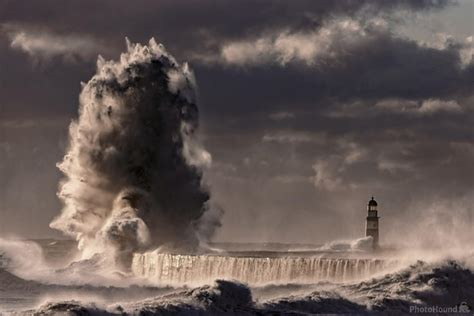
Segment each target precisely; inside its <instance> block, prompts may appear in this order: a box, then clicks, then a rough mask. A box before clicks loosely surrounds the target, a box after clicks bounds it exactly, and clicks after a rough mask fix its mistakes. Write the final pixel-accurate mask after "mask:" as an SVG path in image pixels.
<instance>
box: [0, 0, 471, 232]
mask: <svg viewBox="0 0 474 316" xmlns="http://www.w3.org/2000/svg"><path fill="white" fill-rule="evenodd" d="M450 3H452V1H436V0H433V1H429V0H426V1H423V0H420V1H408V0H406V1H405V0H399V1H389V0H386V1H385V0H383V1H376V0H372V1H369V0H364V1H355V0H343V1H332V0H327V1H326V0H323V1H309V0H308V1H247V0H245V1H231V0H229V1H207V0H206V1H199V2H196V1H180V2H176V1H157V2H151V1H144V0H143V1H142V0H140V1H134V2H133V3H132V2H125V1H100V2H98V1H71V2H67V3H66V2H63V1H59V0H55V1H53V0H45V1H42V2H26V1H0V24H2V28H1V32H0V33H1V34H0V67H1V71H0V107H1V112H0V115H1V117H0V120H1V122H3V123H2V124H1V125H0V153H4V152H8V155H7V154H5V155H2V156H0V163H3V165H0V166H3V167H2V169H0V170H2V177H1V178H2V181H3V182H2V183H4V184H5V186H9V187H11V188H12V189H11V190H5V191H4V192H3V196H2V201H3V205H2V208H3V209H4V210H5V209H9V211H8V212H9V213H8V214H6V215H4V217H5V218H7V220H6V222H8V223H14V224H13V225H12V227H13V226H15V227H17V226H18V225H19V224H18V223H20V222H21V220H20V219H24V218H26V216H23V215H18V216H17V215H15V216H14V215H12V214H13V213H14V212H15V211H18V214H30V213H28V212H31V211H30V209H32V208H34V207H35V206H36V204H37V201H38V200H39V198H38V197H39V196H44V197H45V198H44V199H43V201H44V205H41V207H40V208H41V210H38V212H40V211H41V212H45V213H48V214H51V216H50V217H52V216H53V215H54V214H57V212H58V210H59V207H58V203H57V201H56V200H54V194H55V191H56V182H57V179H58V173H57V171H56V170H55V167H54V164H55V163H56V162H57V161H58V160H59V158H60V157H61V153H62V151H63V150H64V147H61V146H62V145H61V144H64V141H65V138H66V130H65V129H66V128H65V126H67V123H68V121H69V120H70V119H71V118H73V117H75V116H76V112H77V104H78V99H77V98H78V94H79V92H80V85H79V82H80V81H81V80H82V81H85V80H87V79H88V78H89V77H90V76H91V75H92V74H93V73H94V69H95V57H94V56H95V55H96V54H99V53H101V54H103V55H104V56H105V57H106V58H117V57H118V54H119V52H120V51H122V50H123V47H124V46H125V44H124V38H125V36H128V37H129V38H131V39H132V40H133V41H142V42H144V41H147V40H148V39H149V38H150V37H152V36H155V37H156V39H157V40H158V41H160V42H163V43H164V44H165V46H166V47H167V48H168V50H169V51H170V52H172V53H173V55H175V56H176V57H177V58H178V59H179V60H186V59H188V60H191V62H192V66H193V69H194V70H195V73H196V77H197V81H198V84H199V107H200V110H201V113H202V116H201V127H202V128H201V134H202V135H201V136H202V138H203V141H204V143H205V145H206V147H207V148H208V150H209V151H210V152H211V153H212V155H213V161H214V165H213V168H212V169H211V170H210V171H209V172H208V173H207V174H206V178H207V179H208V182H209V185H210V186H211V189H212V192H213V193H214V195H213V198H214V199H216V200H218V201H219V202H220V203H221V204H222V206H223V207H224V208H225V209H226V215H225V216H224V218H223V224H224V225H223V227H222V230H221V232H220V235H219V236H218V237H219V238H223V239H240V240H242V239H245V238H246V239H247V240H255V239H265V240H282V241H322V240H328V239H332V238H337V237H341V236H342V235H343V234H345V236H344V237H349V236H357V235H358V234H361V233H362V229H359V228H360V227H358V226H357V225H355V226H354V222H356V221H360V222H361V227H362V225H363V224H362V222H363V216H364V203H365V202H366V201H365V199H366V197H368V196H370V195H372V194H375V195H376V197H380V199H381V201H380V202H381V205H382V206H383V215H382V216H384V219H386V221H387V222H385V224H384V225H387V226H386V227H387V230H389V227H388V222H389V221H392V224H393V225H392V226H393V227H395V226H396V225H398V224H395V223H403V221H404V220H405V219H407V218H412V217H410V216H413V215H412V214H418V215H417V216H421V215H420V214H422V210H423V208H427V207H429V205H431V204H432V203H435V202H438V201H440V203H441V202H443V201H448V202H447V204H449V201H452V200H457V201H464V202H463V203H467V202H466V201H469V199H468V198H466V197H468V196H470V194H471V190H472V187H473V185H474V183H473V180H472V179H474V177H473V174H472V172H471V170H472V167H471V162H472V159H473V158H474V152H473V143H474V139H473V138H474V135H473V133H472V125H473V124H474V114H473V111H474V107H473V105H472V104H473V100H474V97H473V94H472V91H473V82H474V65H473V63H472V61H471V62H470V63H469V61H467V62H466V59H465V56H468V55H469V47H466V44H465V43H462V42H461V41H460V40H457V39H450V40H449V41H446V43H441V44H442V45H438V44H437V45H430V44H427V43H422V42H421V41H420V40H419V39H418V38H416V37H410V38H409V37H408V36H409V35H411V34H408V35H401V34H399V33H398V32H397V26H398V25H399V23H403V22H404V20H403V19H404V15H407V14H410V13H411V12H416V13H417V14H425V13H426V12H425V11H426V10H442V9H446V7H447V6H448V5H449V4H450ZM401 10H403V14H400V12H402V11H401ZM12 30H13V31H14V32H13V34H20V33H21V32H25V33H26V34H28V35H31V34H38V36H40V37H41V38H42V39H43V42H42V43H40V44H41V45H39V46H35V47H40V48H41V49H43V48H44V49H46V48H45V47H48V45H43V43H63V42H67V40H68V39H71V38H72V39H81V40H82V39H86V40H87V43H88V44H87V47H88V51H87V54H82V55H77V49H76V50H73V48H71V49H65V48H62V47H61V46H60V47H59V48H56V50H55V51H54V54H52V55H51V54H49V55H47V57H48V58H47V60H45V59H44V58H42V59H40V60H39V61H38V60H35V59H34V58H32V56H33V55H32V54H29V53H28V52H27V50H26V48H25V47H23V48H22V46H17V47H11V42H12ZM327 31H330V32H329V34H330V35H327V34H328V33H327ZM15 32H16V33H15ZM31 38H34V37H31V36H30V37H27V39H31ZM282 38H283V39H284V41H283V42H282V43H284V44H285V45H280V44H281V43H278V40H279V39H280V40H281V39H282ZM259 40H262V41H261V42H260V43H263V44H262V45H261V46H258V45H256V43H257V41H259ZM28 43H29V42H28ZM322 44H325V45H322ZM229 47H230V48H232V51H231V53H232V54H233V55H229V56H230V57H229V56H225V54H224V52H225V49H226V48H227V49H229ZM305 49H307V50H305ZM37 52H38V51H37ZM40 52H41V50H40ZM43 52H44V51H43ZM466 52H467V55H466ZM250 53H251V54H253V55H249V54H250ZM67 54H69V55H70V56H73V57H74V56H79V58H75V57H74V58H72V60H71V58H65V57H64V55H67ZM461 55H463V56H464V57H463V58H461ZM33 57H34V56H33ZM226 58H227V59H226ZM50 119H53V120H55V121H57V122H61V123H60V124H59V125H54V124H49V123H48V124H47V126H48V128H45V127H44V124H43V123H44V122H45V120H50ZM32 120H33V121H32ZM35 120H37V121H35ZM5 122H6V123H5ZM32 122H35V123H36V124H34V123H32ZM41 122H43V123H41ZM55 126H56V127H55ZM19 140H21V141H19ZM31 144H34V147H37V148H40V149H41V150H43V149H44V150H47V151H48V153H49V154H48V155H38V158H37V159H35V155H36V154H35V153H33V152H32V150H31V149H29V148H30V147H28V146H31ZM2 150H3V151H2ZM13 153H14V154H13ZM5 157H6V158H5ZM38 161H40V162H41V166H42V167H41V168H39V169H37V163H38ZM19 170H22V172H19ZM37 170H39V171H37ZM318 171H322V172H320V173H319V178H317V177H318ZM26 174H33V175H35V176H34V177H33V178H32V179H29V182H28V183H29V184H28V185H27V186H26V188H27V189H30V190H33V191H34V192H35V194H33V196H34V197H35V198H32V199H31V200H29V199H19V198H18V194H17V193H14V192H19V191H21V190H22V189H21V187H20V183H23V181H24V180H25V179H26ZM53 175H54V176H53ZM318 179H319V180H318ZM38 183H41V184H44V183H47V185H38ZM5 192H6V193H5ZM46 197H47V198H46ZM19 200H21V203H20V202H18V201H19ZM443 203H444V202H443ZM445 204H446V203H445ZM443 205H444V204H443ZM2 216H3V215H2ZM22 216H23V217H22ZM1 219H2V218H0V220H1ZM26 221H29V220H26ZM282 225H286V229H284V230H282V229H281V227H282ZM400 225H401V224H400ZM44 226H45V228H44V230H41V229H37V232H38V234H40V232H41V231H43V232H44V234H47V231H46V225H44ZM356 226H357V227H356ZM263 227H265V228H263ZM327 227H334V229H331V231H328V229H327ZM2 228H3V227H2ZM243 231H244V233H243ZM23 232H24V233H27V232H28V229H26V228H25V229H24V230H23ZM244 235H245V236H244Z"/></svg>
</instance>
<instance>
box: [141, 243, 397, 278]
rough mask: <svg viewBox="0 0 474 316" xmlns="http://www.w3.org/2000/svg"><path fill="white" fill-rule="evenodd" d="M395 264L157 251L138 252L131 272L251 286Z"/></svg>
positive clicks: (350, 274)
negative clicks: (236, 281) (242, 283)
mask: <svg viewBox="0 0 474 316" xmlns="http://www.w3.org/2000/svg"><path fill="white" fill-rule="evenodd" d="M255 255H257V253H256V254H255ZM396 264H397V261H396V260H382V259H346V258H312V257H309V258H306V257H276V258H270V257H263V258H260V257H233V256H224V255H200V256H192V255H172V254H161V253H159V252H157V251H154V252H150V253H144V254H135V255H134V258H133V263H132V271H133V273H134V274H135V275H137V276H140V277H144V278H146V279H147V280H149V281H151V282H153V283H154V284H205V283H209V282H212V281H213V280H216V279H224V280H239V281H240V282H244V283H248V284H251V285H262V284H269V283H273V284H282V283H283V284H287V283H303V284H304V283H315V282H321V281H333V282H347V281H353V280H360V279H364V278H368V277H370V276H374V275H376V274H379V273H381V272H383V271H388V270H389V269H392V268H394V267H395V266H396Z"/></svg>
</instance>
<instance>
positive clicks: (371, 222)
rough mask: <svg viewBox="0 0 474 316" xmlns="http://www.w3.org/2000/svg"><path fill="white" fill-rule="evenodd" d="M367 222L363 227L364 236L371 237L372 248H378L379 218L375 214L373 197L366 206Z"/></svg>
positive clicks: (375, 203) (375, 207)
mask: <svg viewBox="0 0 474 316" xmlns="http://www.w3.org/2000/svg"><path fill="white" fill-rule="evenodd" d="M367 213H368V214H367V222H366V225H365V236H366V237H367V236H372V238H373V248H374V249H377V248H378V247H379V217H378V214H377V202H376V201H375V200H374V197H372V199H371V200H370V201H369V203H368V204H367Z"/></svg>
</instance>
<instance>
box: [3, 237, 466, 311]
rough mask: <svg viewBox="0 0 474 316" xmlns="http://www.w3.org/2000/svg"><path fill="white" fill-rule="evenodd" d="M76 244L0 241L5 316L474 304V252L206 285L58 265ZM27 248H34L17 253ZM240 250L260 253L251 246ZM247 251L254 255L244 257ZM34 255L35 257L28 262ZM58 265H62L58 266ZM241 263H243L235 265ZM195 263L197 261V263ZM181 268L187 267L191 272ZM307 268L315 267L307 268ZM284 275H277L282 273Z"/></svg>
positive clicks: (450, 308) (85, 264)
mask: <svg viewBox="0 0 474 316" xmlns="http://www.w3.org/2000/svg"><path fill="white" fill-rule="evenodd" d="M39 244H40V245H39ZM74 249H75V244H74V243H73V242H70V241H57V240H49V241H45V240H42V241H39V243H36V242H26V243H25V242H16V243H14V244H11V243H6V242H4V241H2V242H0V258H1V259H0V262H1V266H2V268H1V269H0V311H1V312H2V313H3V314H5V315H10V314H12V313H17V314H25V315H30V314H34V313H39V314H46V315H49V314H61V313H67V314H70V315H123V314H133V315H136V314H141V315H154V314H159V315H169V314H175V315H189V314H191V315H222V314H228V315H229V314H230V315H256V314H259V315H262V314H264V315H265V314H275V315H311V314H320V313H351V314H372V313H375V314H378V313H380V312H383V313H389V314H393V315H398V314H401V313H410V312H419V313H421V312H425V311H432V314H433V313H435V314H437V313H439V314H443V313H444V314H452V313H454V312H456V314H457V315H459V313H457V312H459V311H468V310H469V309H471V308H472V306H473V304H474V273H473V270H472V262H473V260H472V259H473V257H472V256H465V257H463V258H458V259H453V258H451V259H447V258H446V259H439V260H433V261H430V262H425V261H416V260H415V261H414V262H412V263H411V264H408V265H405V266H403V265H400V266H397V267H393V266H392V267H391V268H390V269H389V270H387V271H386V272H384V271H378V273H377V274H376V275H374V276H370V275H369V276H364V278H362V279H359V280H352V281H344V282H341V281H337V280H330V279H326V280H321V281H314V282H313V281H312V282H300V281H301V280H300V281H298V282H291V280H287V281H288V282H283V281H284V280H280V282H273V283H272V282H270V283H268V282H267V283H261V284H259V283H258V282H254V283H253V284H252V283H247V284H246V283H241V282H240V281H239V280H219V279H218V280H209V281H208V282H207V284H205V283H206V282H204V283H203V284H199V285H192V284H189V283H188V284H184V283H183V284H179V282H174V284H168V285H167V284H159V283H158V282H157V281H156V280H148V279H142V278H137V277H136V276H133V275H127V274H117V273H116V274H110V275H108V276H107V277H103V278H101V275H102V270H100V269H99V268H98V266H97V265H96V264H97V262H95V261H94V260H90V261H86V262H80V263H79V264H76V265H73V266H72V268H71V266H69V267H67V268H57V267H58V266H60V265H61V263H62V262H65V261H67V259H68V257H72V256H74ZM13 250H14V254H13V255H12V253H13ZM259 250H261V249H259ZM21 251H24V252H25V254H27V255H26V256H21V257H17V256H15V254H16V255H18V254H19V252H21ZM240 251H241V252H242V251H244V252H245V253H246V252H249V251H250V252H252V251H251V250H249V249H246V250H245V249H244V250H242V249H240ZM271 251H272V252H280V255H278V256H276V257H277V259H278V260H280V261H275V262H277V263H278V264H282V261H281V260H286V259H284V258H287V257H288V258H290V261H288V262H290V263H288V267H291V262H299V263H304V262H306V261H308V260H310V261H311V260H313V261H314V260H315V259H311V258H314V255H309V256H308V255H304V256H301V260H299V261H298V260H296V261H295V254H293V253H292V254H291V256H284V255H283V253H284V251H275V249H271ZM287 251H288V249H287ZM233 252H235V249H234V251H233ZM328 253H329V251H328ZM264 254H266V252H259V251H258V250H253V255H254V256H252V257H250V258H253V260H254V261H249V260H248V258H249V257H247V256H245V255H243V254H242V256H240V257H238V256H235V255H234V256H233V257H234V258H237V259H235V260H236V262H237V263H238V264H240V263H242V264H244V265H246V268H247V269H252V266H249V265H251V264H252V262H256V263H254V264H255V267H258V268H259V269H264V270H265V268H266V267H267V268H269V269H270V268H271V266H270V265H271V264H270V263H269V265H268V266H265V265H263V264H262V262H263V261H261V258H267V259H268V260H270V261H268V262H272V261H271V259H272V258H274V259H275V256H273V257H270V256H268V257H266V256H265V255H264ZM40 255H41V256H43V258H42V259H39V257H36V256H40ZM344 255H346V253H345V252H342V256H344ZM368 255H369V254H364V253H363V252H358V253H357V255H355V254H351V255H350V256H351V258H352V260H362V259H361V258H362V257H364V256H368ZM28 256H29V257H28ZM214 257H217V259H212V260H217V261H219V260H220V261H221V263H222V262H224V263H226V262H227V261H225V260H229V257H230V255H229V254H228V253H225V254H224V253H221V254H220V255H219V256H216V255H213V256H212V258H214ZM329 257H330V258H329V259H327V258H326V259H327V260H338V259H337V258H334V257H337V256H336V255H335V254H334V253H331V254H330V255H329ZM239 258H244V260H247V261H245V262H244V261H238V260H240V259H239ZM282 258H283V259H282ZM296 258H297V257H296ZM333 258H334V259H333ZM356 258H358V259H356ZM191 259H192V260H194V262H196V261H199V260H204V261H202V262H201V263H198V264H202V263H203V262H205V264H207V265H211V266H212V264H213V263H212V260H210V259H209V256H196V258H191ZM191 259H189V258H187V260H191ZM255 259H257V261H255ZM339 259H342V260H346V259H344V258H339ZM30 260H31V261H33V262H31V265H28V263H29V261H30ZM222 260H224V261H222ZM291 260H293V261H291ZM305 260H306V261H305ZM367 260H374V258H368V259H367ZM283 263H284V262H283ZM160 264H162V263H160ZM15 265H16V266H15ZM50 266H55V267H54V268H51V269H50V268H48V267H50ZM211 266H209V268H211ZM198 267H200V266H198ZM236 267H239V266H238V265H237V266H235V267H234V268H236ZM242 267H243V266H242ZM340 267H341V265H339V268H338V269H339V270H337V272H336V270H335V273H341V271H342V272H343V270H341V268H340ZM194 268H195V266H191V267H190V269H194ZM314 268H315V269H318V268H320V267H318V266H314ZM87 270H90V271H89V273H86V272H85V271H87ZM94 270H95V271H94ZM181 270H182V271H183V272H182V273H188V272H189V271H188V272H186V270H183V269H181ZM177 271H179V270H177ZM249 271H250V270H249ZM262 271H263V270H262ZM274 271H277V270H274ZM94 273H96V274H94ZM174 273H177V272H176V271H175V272H174ZM275 273H281V271H280V272H275ZM305 273H308V274H311V273H312V272H311V271H310V270H307V271H306V272H305ZM308 277H309V275H308ZM277 279H278V278H277V276H275V280H277ZM472 313H473V312H470V314H469V313H466V314H469V315H472ZM461 314H462V313H461Z"/></svg>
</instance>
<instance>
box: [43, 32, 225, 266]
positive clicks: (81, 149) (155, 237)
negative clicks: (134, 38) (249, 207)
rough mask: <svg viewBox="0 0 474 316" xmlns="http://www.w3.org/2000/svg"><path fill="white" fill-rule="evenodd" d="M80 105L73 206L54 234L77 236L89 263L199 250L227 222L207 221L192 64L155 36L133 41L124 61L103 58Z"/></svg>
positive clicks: (68, 204) (68, 191)
mask: <svg viewBox="0 0 474 316" xmlns="http://www.w3.org/2000/svg"><path fill="white" fill-rule="evenodd" d="M79 100H80V104H79V118H78V120H77V121H74V122H72V123H71V125H70V128H69V148H68V151H67V153H66V155H65V156H64V159H63V161H62V162H61V163H59V164H58V167H59V169H60V170H61V171H62V172H63V173H64V175H65V176H66V177H65V179H64V180H63V181H62V183H61V184H60V190H59V192H58V196H59V197H60V199H61V200H62V202H63V203H64V208H63V209H62V212H61V214H60V215H59V216H58V217H57V218H55V219H54V221H53V222H52V223H51V227H52V228H55V229H58V230H60V231H62V232H64V233H65V234H67V235H70V236H73V237H74V238H76V239H77V240H78V241H79V248H80V249H81V250H82V253H83V257H84V258H90V257H92V256H93V255H95V254H97V253H99V254H101V255H104V254H105V255H108V256H107V257H110V258H114V261H115V263H118V264H119V266H120V267H122V268H127V267H128V266H129V264H130V260H131V257H132V253H133V252H135V251H139V250H144V249H147V248H156V247H167V248H172V249H174V250H180V251H186V252H192V251H194V250H196V248H197V247H198V246H199V241H200V239H205V238H206V237H209V236H210V235H212V234H213V232H214V228H215V227H218V226H219V220H218V219H216V216H203V215H204V214H205V213H206V212H207V211H208V210H210V209H211V206H210V202H209V199H210V196H209V193H208V190H207V189H206V188H205V187H204V186H203V184H202V169H203V167H205V166H208V165H209V164H210V162H211V156H210V154H209V153H208V152H207V151H205V150H204V149H203V148H202V147H201V145H200V144H199V142H198V141H197V139H196V136H195V134H196V130H197V128H198V108H197V105H196V81H195V78H194V75H193V72H192V71H191V70H190V68H189V66H188V65H187V64H186V63H184V64H182V65H180V64H179V63H178V62H177V61H176V60H175V59H174V58H173V57H172V56H171V55H170V54H169V53H168V52H167V51H166V50H165V48H164V47H163V46H162V45H161V44H157V43H156V42H155V40H154V39H151V40H150V41H149V44H148V45H140V44H132V43H130V42H129V41H128V40H127V51H126V52H125V53H123V54H121V56H120V59H119V60H118V61H105V60H104V59H103V58H102V57H100V56H99V59H98V62H97V73H96V74H95V75H94V76H93V77H92V79H91V80H90V81H89V82H87V83H86V84H83V88H82V92H81V94H80V98H79ZM214 213H216V212H214ZM217 214H220V211H218V212H217ZM207 218H211V221H210V222H208V221H207ZM201 227H203V228H201Z"/></svg>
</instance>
